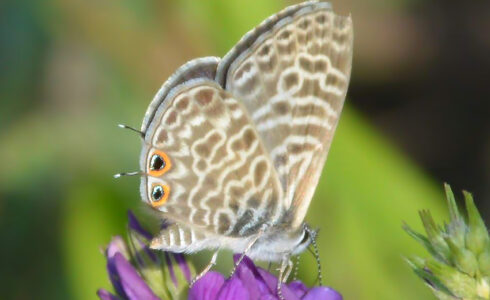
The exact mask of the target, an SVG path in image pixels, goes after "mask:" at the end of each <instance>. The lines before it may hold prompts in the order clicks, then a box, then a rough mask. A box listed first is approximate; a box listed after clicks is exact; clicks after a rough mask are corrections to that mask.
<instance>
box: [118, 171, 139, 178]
mask: <svg viewBox="0 0 490 300" xmlns="http://www.w3.org/2000/svg"><path fill="white" fill-rule="evenodd" d="M142 174H143V172H141V171H136V172H122V173H117V174H114V178H120V177H122V176H135V175H142Z"/></svg>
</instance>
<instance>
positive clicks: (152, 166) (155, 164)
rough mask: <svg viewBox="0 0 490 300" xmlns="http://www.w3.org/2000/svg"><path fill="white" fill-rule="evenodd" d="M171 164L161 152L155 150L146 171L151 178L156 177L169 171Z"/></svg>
mask: <svg viewBox="0 0 490 300" xmlns="http://www.w3.org/2000/svg"><path fill="white" fill-rule="evenodd" d="M170 167H171V163H170V159H169V158H168V156H167V154H165V152H163V151H159V150H155V152H153V154H152V155H151V157H150V161H149V165H148V169H149V174H150V175H151V176H154V177H157V176H161V175H163V174H164V173H165V172H167V171H168V170H170Z"/></svg>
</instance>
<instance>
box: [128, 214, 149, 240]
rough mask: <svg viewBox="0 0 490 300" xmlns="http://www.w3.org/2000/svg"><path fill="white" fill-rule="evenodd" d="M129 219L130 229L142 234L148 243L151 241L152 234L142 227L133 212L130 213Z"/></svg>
mask: <svg viewBox="0 0 490 300" xmlns="http://www.w3.org/2000/svg"><path fill="white" fill-rule="evenodd" d="M128 219H129V229H130V230H134V231H136V232H137V233H139V234H141V235H142V236H143V237H144V238H146V239H147V240H148V241H151V239H152V236H151V234H150V233H149V232H148V231H146V230H145V229H144V228H143V226H141V224H140V222H139V221H138V219H137V218H136V216H135V215H134V214H133V212H132V211H130V210H129V211H128Z"/></svg>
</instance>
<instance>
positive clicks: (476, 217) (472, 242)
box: [463, 191, 488, 254]
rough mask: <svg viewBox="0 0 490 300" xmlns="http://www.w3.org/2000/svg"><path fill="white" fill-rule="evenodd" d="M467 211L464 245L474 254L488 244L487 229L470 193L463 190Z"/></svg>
mask: <svg viewBox="0 0 490 300" xmlns="http://www.w3.org/2000/svg"><path fill="white" fill-rule="evenodd" d="M463 194H464V197H465V203H466V210H467V212H468V223H469V224H468V226H469V230H468V232H467V233H466V247H467V248H468V249H470V250H471V251H473V253H475V254H479V253H481V252H482V251H483V250H485V247H486V246H487V244H488V231H487V227H486V226H485V223H484V222H483V220H482V218H481V216H480V213H479V212H478V209H477V208H476V206H475V202H474V201H473V197H472V196H471V194H470V193H468V192H466V191H464V192H463Z"/></svg>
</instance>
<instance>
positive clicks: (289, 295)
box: [257, 268, 299, 300]
mask: <svg viewBox="0 0 490 300" xmlns="http://www.w3.org/2000/svg"><path fill="white" fill-rule="evenodd" d="M257 270H258V271H259V273H260V275H261V276H262V278H263V279H264V282H265V283H266V284H267V287H268V288H269V291H270V293H271V294H273V295H276V296H277V278H276V277H275V276H274V275H272V274H271V273H269V272H267V271H266V270H264V269H262V268H257ZM281 292H282V295H283V297H284V299H286V300H299V298H298V297H297V296H296V294H295V293H293V292H292V291H291V289H290V288H289V287H288V286H287V285H285V284H284V283H281Z"/></svg>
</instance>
